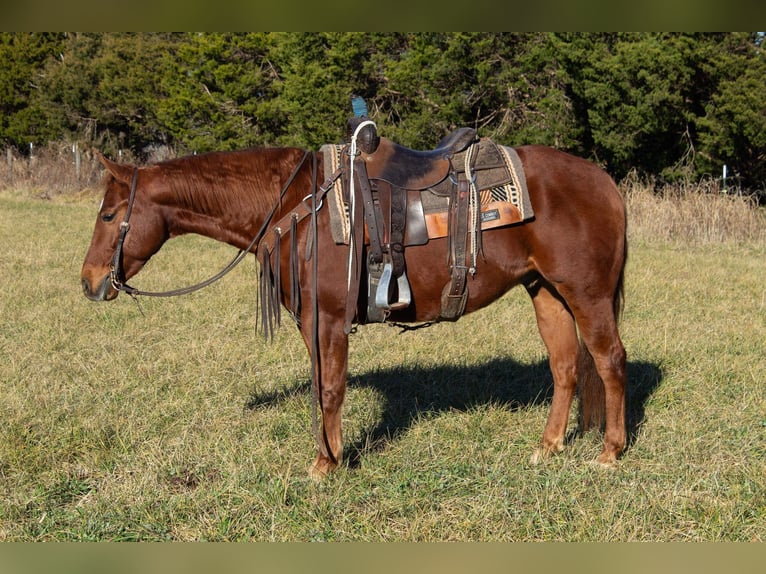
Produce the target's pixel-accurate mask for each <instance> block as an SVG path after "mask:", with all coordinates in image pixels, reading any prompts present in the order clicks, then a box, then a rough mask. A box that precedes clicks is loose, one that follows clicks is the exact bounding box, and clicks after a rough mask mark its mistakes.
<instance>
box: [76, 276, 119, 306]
mask: <svg viewBox="0 0 766 574" xmlns="http://www.w3.org/2000/svg"><path fill="white" fill-rule="evenodd" d="M82 292H83V294H84V295H85V296H86V297H87V298H88V299H90V300H91V301H111V300H112V299H116V298H117V295H119V294H120V292H119V291H117V290H116V289H115V288H114V287H113V286H112V278H111V275H106V276H105V277H104V278H103V279H102V280H101V282H100V283H99V284H98V286H97V287H96V288H95V289H94V287H93V285H92V284H91V282H90V280H89V279H88V278H87V277H83V278H82Z"/></svg>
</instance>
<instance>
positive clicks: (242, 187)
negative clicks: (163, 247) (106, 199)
mask: <svg viewBox="0 0 766 574" xmlns="http://www.w3.org/2000/svg"><path fill="white" fill-rule="evenodd" d="M302 156H303V152H302V151H301V150H295V149H292V148H268V149H262V150H248V151H242V152H224V153H213V154H206V155H202V156H194V157H193V158H186V159H185V161H181V160H179V161H178V162H167V163H166V164H165V165H162V164H160V166H158V167H161V168H165V171H166V173H165V177H164V181H165V184H166V185H165V189H164V190H163V192H162V193H161V198H160V199H159V200H158V202H159V203H162V204H164V206H165V208H166V209H165V211H166V216H165V218H166V223H167V227H168V230H169V233H170V237H174V236H178V235H182V234H186V233H195V234H198V235H204V236H206V237H210V238H212V239H215V240H218V241H222V242H224V243H228V244H230V245H233V246H235V247H238V248H240V249H243V248H245V247H247V246H248V245H250V243H251V241H252V240H253V238H254V237H255V235H256V233H258V231H259V229H260V228H261V226H262V225H263V224H264V222H265V220H266V218H267V217H268V216H269V215H270V214H271V212H272V210H273V209H274V207H275V206H277V204H278V203H280V204H281V205H279V206H277V213H275V214H274V215H275V216H277V217H278V216H279V212H280V211H282V210H285V209H290V208H291V207H292V205H293V204H294V203H297V201H299V199H296V198H299V197H303V195H301V193H302V192H303V193H304V195H305V193H307V192H306V191H305V188H306V177H302V178H296V181H295V182H294V183H293V184H292V185H291V189H290V190H289V193H287V194H285V197H283V198H282V199H281V200H280V193H281V191H282V190H283V188H284V186H285V184H286V182H287V180H288V178H289V177H290V175H291V174H292V172H293V170H294V169H295V168H296V166H297V165H298V162H299V161H300V160H301V158H302ZM301 175H303V174H301Z"/></svg>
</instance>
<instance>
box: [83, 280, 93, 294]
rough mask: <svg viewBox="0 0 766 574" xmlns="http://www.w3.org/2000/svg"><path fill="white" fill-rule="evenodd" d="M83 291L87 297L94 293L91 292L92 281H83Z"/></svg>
mask: <svg viewBox="0 0 766 574" xmlns="http://www.w3.org/2000/svg"><path fill="white" fill-rule="evenodd" d="M82 290H83V292H84V293H85V294H86V295H89V294H91V293H93V291H91V288H90V281H88V280H87V279H83V280H82Z"/></svg>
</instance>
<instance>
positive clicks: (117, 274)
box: [109, 151, 318, 298]
mask: <svg viewBox="0 0 766 574" xmlns="http://www.w3.org/2000/svg"><path fill="white" fill-rule="evenodd" d="M310 154H311V152H310V151H306V152H305V153H304V154H303V157H302V158H301V161H300V162H298V165H296V166H295V169H294V170H293V172H292V174H291V175H290V177H289V178H288V179H287V182H286V183H285V185H284V187H283V188H282V191H281V192H280V194H279V201H277V202H276V203H275V204H274V207H272V208H271V211H270V212H269V214H268V216H267V217H266V219H265V220H264V222H263V225H261V228H260V229H259V230H258V233H257V234H256V235H255V237H254V238H253V240H252V241H251V242H250V245H248V246H247V247H246V248H245V249H242V250H240V252H239V253H237V255H236V256H235V257H234V259H232V260H231V261H230V262H229V264H228V265H227V266H226V267H224V268H223V269H222V270H221V271H219V272H218V273H216V274H215V275H213V276H212V277H210V278H209V279H206V280H205V281H202V282H200V283H197V284H196V285H190V286H188V287H182V288H181V289H173V290H172V291H159V292H155V291H141V290H139V289H136V288H135V287H131V286H130V285H128V284H127V283H126V282H125V269H124V267H123V262H122V255H123V245H124V244H125V237H126V236H127V235H128V231H129V230H130V214H131V212H132V211H133V204H134V203H135V200H136V184H137V182H138V167H134V168H133V179H132V181H131V183H130V196H129V197H128V208H127V209H126V210H125V218H124V219H123V220H122V223H120V237H119V238H118V239H117V246H116V247H115V249H114V256H113V257H112V264H111V267H110V273H109V280H110V281H111V283H112V287H113V288H114V289H116V290H117V291H123V292H125V293H127V294H128V295H130V296H131V297H133V298H135V297H137V296H138V295H144V296H146V297H175V296H177V295H186V294H188V293H193V292H194V291H199V290H200V289H202V288H203V287H207V286H208V285H211V284H212V283H215V282H216V281H218V280H219V279H221V278H222V277H223V276H224V275H226V274H227V273H229V271H231V270H232V269H234V268H235V267H236V266H237V265H238V264H239V263H240V262H241V261H242V260H243V259H244V258H245V257H246V256H247V254H248V253H250V251H251V250H252V249H253V248H254V247H255V246H256V245H257V244H258V243H259V242H260V241H261V239H262V238H263V235H264V234H265V233H266V230H267V229H268V227H269V225H270V224H271V221H272V219H273V218H274V215H276V213H277V210H278V209H279V208H280V206H281V205H282V200H283V199H284V197H285V194H286V193H287V190H288V189H289V188H290V185H291V184H292V183H293V180H295V177H296V176H297V175H298V172H299V171H300V169H301V167H302V166H303V164H304V163H305V162H306V158H307V157H308V156H309V155H310ZM314 159H315V163H316V156H315V158H314ZM311 193H312V196H316V186H314V188H313V189H312V192H311ZM317 209H318V208H317Z"/></svg>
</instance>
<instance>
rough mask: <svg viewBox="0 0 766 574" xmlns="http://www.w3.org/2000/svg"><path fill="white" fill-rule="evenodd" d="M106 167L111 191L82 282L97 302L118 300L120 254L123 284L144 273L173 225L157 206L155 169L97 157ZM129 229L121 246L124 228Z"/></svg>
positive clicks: (104, 202) (106, 195)
mask: <svg viewBox="0 0 766 574" xmlns="http://www.w3.org/2000/svg"><path fill="white" fill-rule="evenodd" d="M97 157H98V159H99V161H100V162H101V163H102V164H103V166H104V167H105V168H106V170H107V173H106V175H105V177H104V180H103V186H104V187H105V188H106V191H105V193H104V199H103V200H102V202H101V206H100V207H99V210H98V217H97V219H96V226H95V228H94V230H93V237H92V239H91V242H90V247H89V248H88V252H87V254H86V255H85V261H84V263H83V266H82V272H81V275H80V280H81V284H82V289H83V293H84V294H85V296H86V297H87V298H88V299H91V300H93V301H109V300H112V299H114V298H116V297H117V295H118V294H119V290H118V289H116V288H115V284H114V279H115V276H114V263H115V253H116V252H117V251H118V249H121V257H119V259H120V269H118V271H117V273H118V274H119V275H121V277H119V278H118V279H119V280H120V281H127V280H128V279H130V278H131V277H133V276H134V275H135V274H136V273H138V272H139V271H140V270H141V268H142V267H143V266H144V265H145V264H146V262H147V261H149V259H150V258H151V256H152V255H154V254H155V253H156V252H157V251H158V250H159V249H160V247H161V246H162V245H163V243H165V241H166V240H167V238H168V231H167V225H166V224H165V221H164V219H163V216H162V211H161V209H160V208H159V207H158V206H157V205H153V203H152V201H151V193H150V192H151V187H152V182H153V179H154V178H153V177H152V170H151V168H141V169H138V168H136V167H134V166H132V165H127V164H119V163H115V162H113V161H110V160H109V159H107V158H106V157H104V156H103V155H101V154H99V153H97ZM134 173H135V175H136V191H135V199H134V202H133V205H132V206H131V212H130V217H129V221H127V222H126V213H127V212H128V204H129V199H130V194H131V184H132V182H133V176H134ZM125 225H129V227H128V228H127V229H128V230H129V231H128V232H127V233H126V234H125V235H124V241H123V243H122V245H121V246H119V243H120V235H121V229H122V227H123V226H125Z"/></svg>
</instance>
